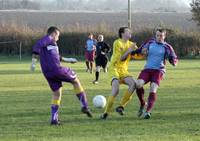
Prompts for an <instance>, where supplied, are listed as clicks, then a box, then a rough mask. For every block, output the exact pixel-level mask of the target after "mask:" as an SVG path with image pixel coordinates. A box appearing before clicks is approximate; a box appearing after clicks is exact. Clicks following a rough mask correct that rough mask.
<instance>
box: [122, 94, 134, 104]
mask: <svg viewBox="0 0 200 141" xmlns="http://www.w3.org/2000/svg"><path fill="white" fill-rule="evenodd" d="M132 97H133V94H132V93H130V92H129V91H126V92H125V93H124V96H123V97H122V99H121V101H120V106H122V107H125V106H126V105H127V104H128V103H129V101H130V100H131V99H132Z"/></svg>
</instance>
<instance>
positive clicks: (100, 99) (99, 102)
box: [93, 95, 106, 108]
mask: <svg viewBox="0 0 200 141" xmlns="http://www.w3.org/2000/svg"><path fill="white" fill-rule="evenodd" d="M93 105H94V106H95V107H96V108H104V107H105V106H106V98H105V97H104V96H103V95H96V96H95V97H94V98H93Z"/></svg>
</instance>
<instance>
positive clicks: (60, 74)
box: [44, 67, 76, 92]
mask: <svg viewBox="0 0 200 141" xmlns="http://www.w3.org/2000/svg"><path fill="white" fill-rule="evenodd" d="M44 76H45V78H46V79H47V81H48V83H49V86H50V88H51V90H52V91H53V92H55V91H57V90H58V89H59V88H60V87H62V82H70V83H71V82H73V81H74V80H75V79H76V73H75V72H74V71H73V70H71V69H70V68H68V67H60V68H59V69H58V70H56V71H51V72H47V73H44Z"/></svg>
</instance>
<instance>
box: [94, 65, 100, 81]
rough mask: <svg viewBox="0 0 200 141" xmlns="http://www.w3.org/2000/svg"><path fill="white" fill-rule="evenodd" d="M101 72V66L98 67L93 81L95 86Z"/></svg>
mask: <svg viewBox="0 0 200 141" xmlns="http://www.w3.org/2000/svg"><path fill="white" fill-rule="evenodd" d="M100 70H101V66H96V72H95V80H94V81H93V84H98V80H99V73H100Z"/></svg>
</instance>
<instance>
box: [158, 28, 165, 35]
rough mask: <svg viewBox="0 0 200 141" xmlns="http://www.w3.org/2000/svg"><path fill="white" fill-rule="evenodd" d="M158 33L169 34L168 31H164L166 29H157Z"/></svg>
mask: <svg viewBox="0 0 200 141" xmlns="http://www.w3.org/2000/svg"><path fill="white" fill-rule="evenodd" d="M157 31H159V32H161V33H165V34H166V33H167V31H166V29H164V28H157V29H156V32H157Z"/></svg>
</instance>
